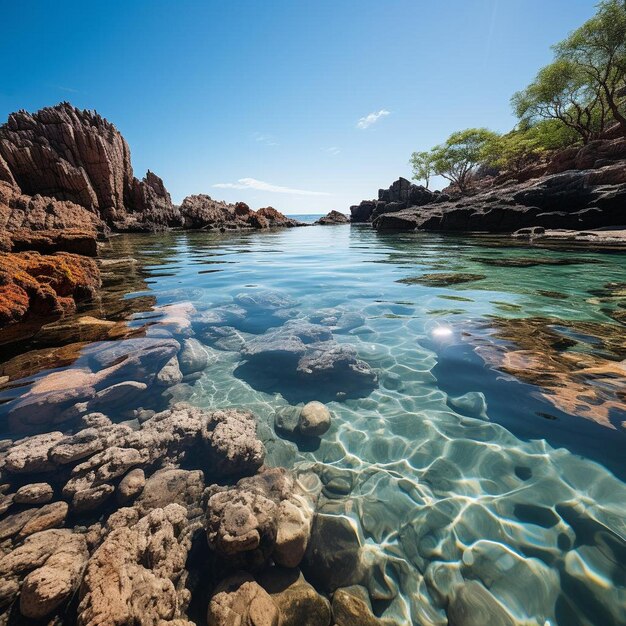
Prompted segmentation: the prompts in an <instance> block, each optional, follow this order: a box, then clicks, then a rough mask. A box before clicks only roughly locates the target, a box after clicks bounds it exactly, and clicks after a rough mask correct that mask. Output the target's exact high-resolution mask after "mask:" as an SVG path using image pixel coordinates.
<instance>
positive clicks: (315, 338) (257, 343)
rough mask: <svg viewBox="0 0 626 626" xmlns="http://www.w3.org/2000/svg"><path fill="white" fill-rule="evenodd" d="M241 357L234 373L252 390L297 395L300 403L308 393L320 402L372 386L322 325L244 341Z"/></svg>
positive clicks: (366, 371)
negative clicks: (321, 397)
mask: <svg viewBox="0 0 626 626" xmlns="http://www.w3.org/2000/svg"><path fill="white" fill-rule="evenodd" d="M242 356H243V358H244V360H245V361H246V363H244V365H242V366H240V367H239V369H238V370H236V373H238V374H240V375H241V376H242V377H244V378H245V379H246V380H247V381H248V382H249V383H250V384H251V385H252V386H255V387H256V388H263V389H265V390H267V391H273V390H278V391H280V392H281V393H283V395H284V396H285V397H286V398H287V399H291V398H292V397H296V396H297V394H298V393H302V395H303V396H304V397H305V399H307V398H308V397H310V396H311V395H313V394H317V395H318V396H323V397H324V399H326V398H328V399H334V398H333V396H335V398H337V397H345V396H351V395H357V396H358V395H361V394H364V395H366V394H368V393H369V392H370V391H371V390H372V389H373V388H374V387H376V385H377V384H378V378H377V376H376V374H375V373H374V371H373V370H372V369H371V368H370V367H369V365H367V363H365V362H364V361H362V360H361V359H359V358H358V355H357V352H356V349H355V348H354V347H353V346H350V345H348V344H343V343H341V344H340V343H338V342H336V341H335V340H334V339H333V338H332V333H331V331H330V330H329V329H328V328H327V327H325V326H321V325H317V324H310V323H308V322H302V321H300V320H292V321H289V322H287V323H285V324H284V325H283V326H281V327H280V328H276V329H270V330H269V331H267V332H266V333H264V334H263V335H260V336H257V337H254V338H253V339H251V340H249V341H248V342H247V343H246V344H245V345H244V347H243V350H242ZM335 394H339V395H335ZM311 399H313V398H311Z"/></svg>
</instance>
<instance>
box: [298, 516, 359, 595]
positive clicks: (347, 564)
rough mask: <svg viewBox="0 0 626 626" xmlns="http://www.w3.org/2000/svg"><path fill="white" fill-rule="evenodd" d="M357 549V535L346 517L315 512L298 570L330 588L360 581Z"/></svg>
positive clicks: (324, 586) (318, 584)
mask: <svg viewBox="0 0 626 626" xmlns="http://www.w3.org/2000/svg"><path fill="white" fill-rule="evenodd" d="M360 553H361V545H360V541H359V537H358V535H357V533H356V530H355V528H354V525H353V524H352V522H351V521H350V520H349V519H348V518H347V517H343V516H339V515H323V514H316V515H315V518H314V520H313V526H312V529H311V538H310V539H309V543H308V546H307V549H306V553H305V556H304V559H303V561H302V571H303V572H304V574H305V576H306V577H307V578H308V579H309V580H310V581H311V582H312V583H313V584H314V585H315V586H316V588H318V589H323V590H324V591H328V592H332V591H334V590H335V589H337V588H338V587H345V586H348V585H353V584H355V583H358V582H359V581H360V579H361V567H360Z"/></svg>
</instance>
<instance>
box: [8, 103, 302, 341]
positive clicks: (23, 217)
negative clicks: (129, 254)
mask: <svg viewBox="0 0 626 626" xmlns="http://www.w3.org/2000/svg"><path fill="white" fill-rule="evenodd" d="M302 225H303V224H301V223H300V222H297V221H296V220H293V219H290V218H287V217H285V216H284V215H283V214H282V213H280V212H279V211H277V210H276V209H274V208H272V207H266V208H261V209H259V210H258V211H253V210H252V209H250V207H248V205H246V204H245V203H243V202H238V203H236V204H229V203H225V202H220V201H217V200H213V199H212V198H211V197H210V196H208V195H205V194H199V195H190V196H187V197H186V198H185V199H184V200H183V202H182V203H181V205H180V206H176V205H174V204H173V203H172V200H171V197H170V194H169V193H168V191H167V189H166V188H165V185H164V184H163V181H162V180H161V178H159V177H158V176H157V175H156V174H154V173H152V172H150V171H148V172H147V174H146V176H145V177H144V178H143V179H142V180H139V179H137V178H136V177H135V176H134V174H133V169H132V165H131V160H130V149H129V147H128V144H127V143H126V141H125V139H124V138H123V137H122V135H121V134H120V132H119V131H118V130H117V129H116V128H115V126H114V125H113V124H111V123H110V122H108V121H107V120H105V119H104V118H103V117H101V116H100V115H98V114H97V113H95V112H91V111H81V110H79V109H77V108H75V107H73V106H72V105H70V104H69V103H67V102H63V103H61V104H59V105H57V106H54V107H50V108H45V109H42V110H41V111H38V112H37V113H34V114H31V113H27V112H26V111H19V112H17V113H13V114H11V115H10V116H9V119H8V121H7V122H6V124H4V125H2V126H0V345H2V344H7V343H10V342H14V341H16V340H19V339H24V338H27V337H30V336H32V335H33V334H34V333H35V332H36V331H37V329H38V328H40V327H41V326H42V325H43V324H45V323H47V322H50V321H52V320H55V319H59V318H60V317H62V316H63V315H69V314H71V313H73V312H75V311H76V310H77V308H78V307H80V306H81V304H84V303H89V302H92V303H93V302H94V301H95V300H96V299H97V297H98V288H99V286H100V275H99V271H98V267H97V266H96V264H94V263H93V262H92V261H89V260H85V259H83V258H81V256H88V257H95V256H97V253H98V241H104V240H106V238H107V237H108V236H109V235H110V234H111V233H115V232H154V231H160V230H169V229H186V230H206V231H211V230H217V231H220V232H226V231H231V230H246V229H256V230H262V229H270V228H292V227H296V226H302ZM66 253H70V254H66ZM78 255H81V256H78Z"/></svg>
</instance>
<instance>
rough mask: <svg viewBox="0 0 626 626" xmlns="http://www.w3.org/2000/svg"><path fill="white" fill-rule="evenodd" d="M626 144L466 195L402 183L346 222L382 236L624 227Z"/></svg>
mask: <svg viewBox="0 0 626 626" xmlns="http://www.w3.org/2000/svg"><path fill="white" fill-rule="evenodd" d="M624 206H626V139H624V138H623V137H618V138H613V139H609V138H608V139H600V140H596V141H590V142H589V143H588V144H586V145H585V146H583V147H581V148H576V147H573V148H568V149H567V150H563V151H560V152H557V153H556V154H554V155H552V157H551V159H550V160H548V161H546V162H545V163H541V164H535V165H533V166H532V167H528V168H527V169H525V170H522V171H521V172H519V173H518V174H516V175H515V177H513V175H512V174H502V175H499V176H496V177H495V178H494V177H484V178H482V179H480V178H479V179H477V180H476V182H475V186H474V188H473V190H472V192H471V193H469V194H467V195H460V194H459V193H458V192H456V191H455V190H454V189H448V190H444V191H443V192H432V191H429V190H428V189H426V188H424V187H421V186H418V185H413V184H411V183H410V182H409V181H408V180H406V179H403V178H400V179H399V180H398V181H396V182H395V183H394V184H393V185H391V187H389V189H381V190H380V191H379V193H378V199H377V200H364V201H362V202H361V203H360V204H359V205H355V206H352V207H350V212H351V221H352V222H353V223H355V222H369V223H371V224H372V226H373V227H374V228H375V229H377V230H379V231H385V230H405V231H406V230H431V231H449V232H450V231H451V232H491V233H513V232H515V231H518V230H519V229H522V228H532V227H540V228H543V229H550V230H554V229H567V230H574V231H581V230H589V229H597V228H608V227H613V228H614V229H615V230H620V229H621V228H623V227H624V226H625V225H626V218H625V217H624Z"/></svg>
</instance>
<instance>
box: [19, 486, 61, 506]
mask: <svg viewBox="0 0 626 626" xmlns="http://www.w3.org/2000/svg"><path fill="white" fill-rule="evenodd" d="M53 495H54V491H53V489H52V487H51V486H50V485H49V484H48V483H32V484H30V485H24V486H23V487H20V488H19V489H18V490H17V491H16V492H15V498H14V502H15V504H45V503H46V502H50V500H52V496H53Z"/></svg>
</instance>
